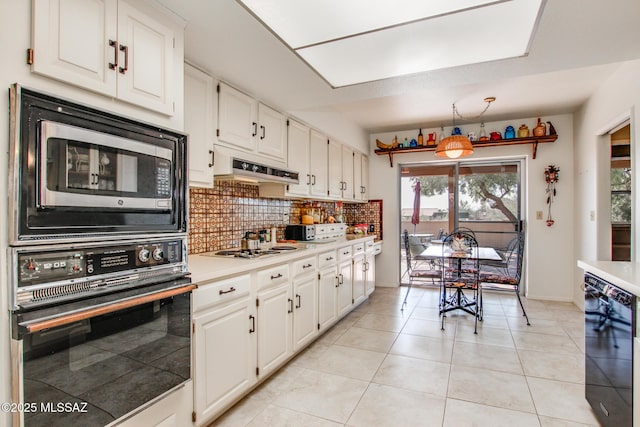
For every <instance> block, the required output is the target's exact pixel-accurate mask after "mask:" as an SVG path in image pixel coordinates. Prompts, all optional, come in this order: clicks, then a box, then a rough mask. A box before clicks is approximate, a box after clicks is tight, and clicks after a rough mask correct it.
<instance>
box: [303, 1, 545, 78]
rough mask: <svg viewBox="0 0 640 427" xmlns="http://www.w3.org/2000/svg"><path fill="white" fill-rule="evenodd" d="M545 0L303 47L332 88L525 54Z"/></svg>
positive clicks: (488, 8)
mask: <svg viewBox="0 0 640 427" xmlns="http://www.w3.org/2000/svg"><path fill="white" fill-rule="evenodd" d="M541 5H542V0H514V1H510V2H505V3H500V4H495V5H492V6H488V7H483V8H477V9H472V10H469V11H466V12H464V13H457V14H449V15H445V16H441V17H437V18H433V19H429V20H424V21H419V22H414V23H411V24H407V25H402V26H397V27H391V28H388V29H385V30H382V31H376V32H371V33H366V34H362V35H359V36H357V37H350V38H345V39H339V40H335V41H332V42H329V43H324V44H319V45H314V46H309V47H306V48H302V49H298V50H296V52H297V53H298V55H300V57H302V58H303V59H304V60H305V61H306V62H307V63H308V64H309V65H310V66H311V67H312V68H314V69H315V70H316V71H317V72H318V73H319V74H320V75H321V76H322V77H323V78H324V79H325V80H327V81H328V82H329V83H330V84H331V85H332V86H333V87H340V86H347V85H352V84H357V83H363V82H369V81H374V80H380V79H386V78H390V77H396V76H402V75H408V74H414V73H419V72H424V71H430V70H436V69H442V68H449V67H455V66H460V65H468V64H474V63H482V62H488V61H494V60H499V59H505V58H513V57H518V56H523V55H525V54H526V53H527V49H528V47H529V43H530V41H531V37H532V34H533V31H534V29H535V25H536V22H537V18H538V14H539V12H540V7H541Z"/></svg>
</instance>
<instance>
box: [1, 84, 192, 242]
mask: <svg viewBox="0 0 640 427" xmlns="http://www.w3.org/2000/svg"><path fill="white" fill-rule="evenodd" d="M10 101H11V135H10V137H11V151H10V156H12V157H13V159H12V160H11V162H10V164H11V167H10V173H11V177H10V178H11V180H10V185H11V187H10V200H13V201H15V202H16V203H17V206H16V209H14V210H12V211H10V227H11V229H10V238H11V239H12V240H11V244H12V245H20V244H35V243H50V242H51V241H52V240H61V241H69V242H77V241H79V240H95V239H96V238H99V239H113V238H122V237H133V236H144V237H147V236H149V234H158V235H162V234H164V235H166V234H175V233H186V229H187V222H186V215H187V185H188V184H187V176H186V171H187V169H186V136H185V135H183V134H180V133H178V132H174V131H169V130H165V129H160V128H157V127H155V126H152V125H147V124H143V123H139V122H136V121H133V120H130V119H127V118H123V117H119V116H116V115H113V114H110V113H107V112H104V111H100V110H96V109H93V108H90V107H86V106H82V105H79V104H75V103H73V102H69V101H66V100H62V99H59V98H56V97H53V96H50V95H45V94H42V93H38V92H35V91H32V90H29V89H26V88H23V87H20V86H18V85H13V86H12V87H11V89H10Z"/></svg>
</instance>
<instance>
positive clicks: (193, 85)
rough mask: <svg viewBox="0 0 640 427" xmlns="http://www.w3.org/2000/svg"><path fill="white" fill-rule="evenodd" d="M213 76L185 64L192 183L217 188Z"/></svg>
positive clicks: (185, 128)
mask: <svg viewBox="0 0 640 427" xmlns="http://www.w3.org/2000/svg"><path fill="white" fill-rule="evenodd" d="M214 95H215V85H214V81H213V78H212V77H211V76H209V75H207V74H205V73H203V72H202V71H200V70H198V69H197V68H194V67H192V66H191V65H189V64H185V66H184V130H185V132H186V133H188V134H189V142H188V144H189V146H188V152H189V185H190V186H195V187H208V188H213V143H214V140H215V131H214V129H215V120H216V116H217V115H216V112H217V108H218V107H217V105H216V102H215V98H214Z"/></svg>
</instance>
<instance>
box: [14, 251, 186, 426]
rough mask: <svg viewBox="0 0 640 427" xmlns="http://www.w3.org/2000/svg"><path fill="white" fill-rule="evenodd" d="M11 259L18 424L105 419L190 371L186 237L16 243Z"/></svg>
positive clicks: (178, 383) (143, 402) (146, 400)
mask: <svg viewBox="0 0 640 427" xmlns="http://www.w3.org/2000/svg"><path fill="white" fill-rule="evenodd" d="M11 261H12V262H11V264H12V265H13V271H12V273H11V274H12V282H13V284H14V287H13V291H12V295H13V306H12V338H13V339H12V355H13V373H12V374H13V381H12V383H13V403H14V405H15V407H14V408H11V409H12V412H14V425H16V426H27V427H33V426H51V425H86V426H102V425H106V424H109V423H111V422H112V421H115V420H118V419H122V418H123V417H125V418H126V416H127V414H129V415H133V414H135V413H137V412H139V411H140V410H142V409H143V408H144V407H146V406H147V405H149V404H152V403H153V402H154V401H155V400H156V399H158V398H160V397H161V396H163V395H164V394H166V393H170V392H172V391H174V390H175V389H177V388H179V387H182V386H184V384H185V383H186V382H187V381H189V379H190V378H191V328H192V327H191V293H192V290H193V289H194V288H195V286H194V285H192V284H191V279H190V277H189V276H188V273H187V271H186V245H185V240H184V239H150V240H144V241H119V242H111V243H104V242H102V243H91V244H89V243H83V244H78V245H52V246H42V245H38V246H32V247H16V248H12V249H11ZM13 409H15V410H13ZM186 421H188V420H185V422H186Z"/></svg>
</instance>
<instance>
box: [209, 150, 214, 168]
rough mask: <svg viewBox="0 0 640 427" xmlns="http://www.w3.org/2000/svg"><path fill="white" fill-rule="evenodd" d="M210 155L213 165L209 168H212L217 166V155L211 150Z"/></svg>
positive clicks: (210, 164)
mask: <svg viewBox="0 0 640 427" xmlns="http://www.w3.org/2000/svg"><path fill="white" fill-rule="evenodd" d="M209 154H211V163H209V167H210V168H212V167H213V165H215V164H216V153H214V152H213V150H209Z"/></svg>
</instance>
